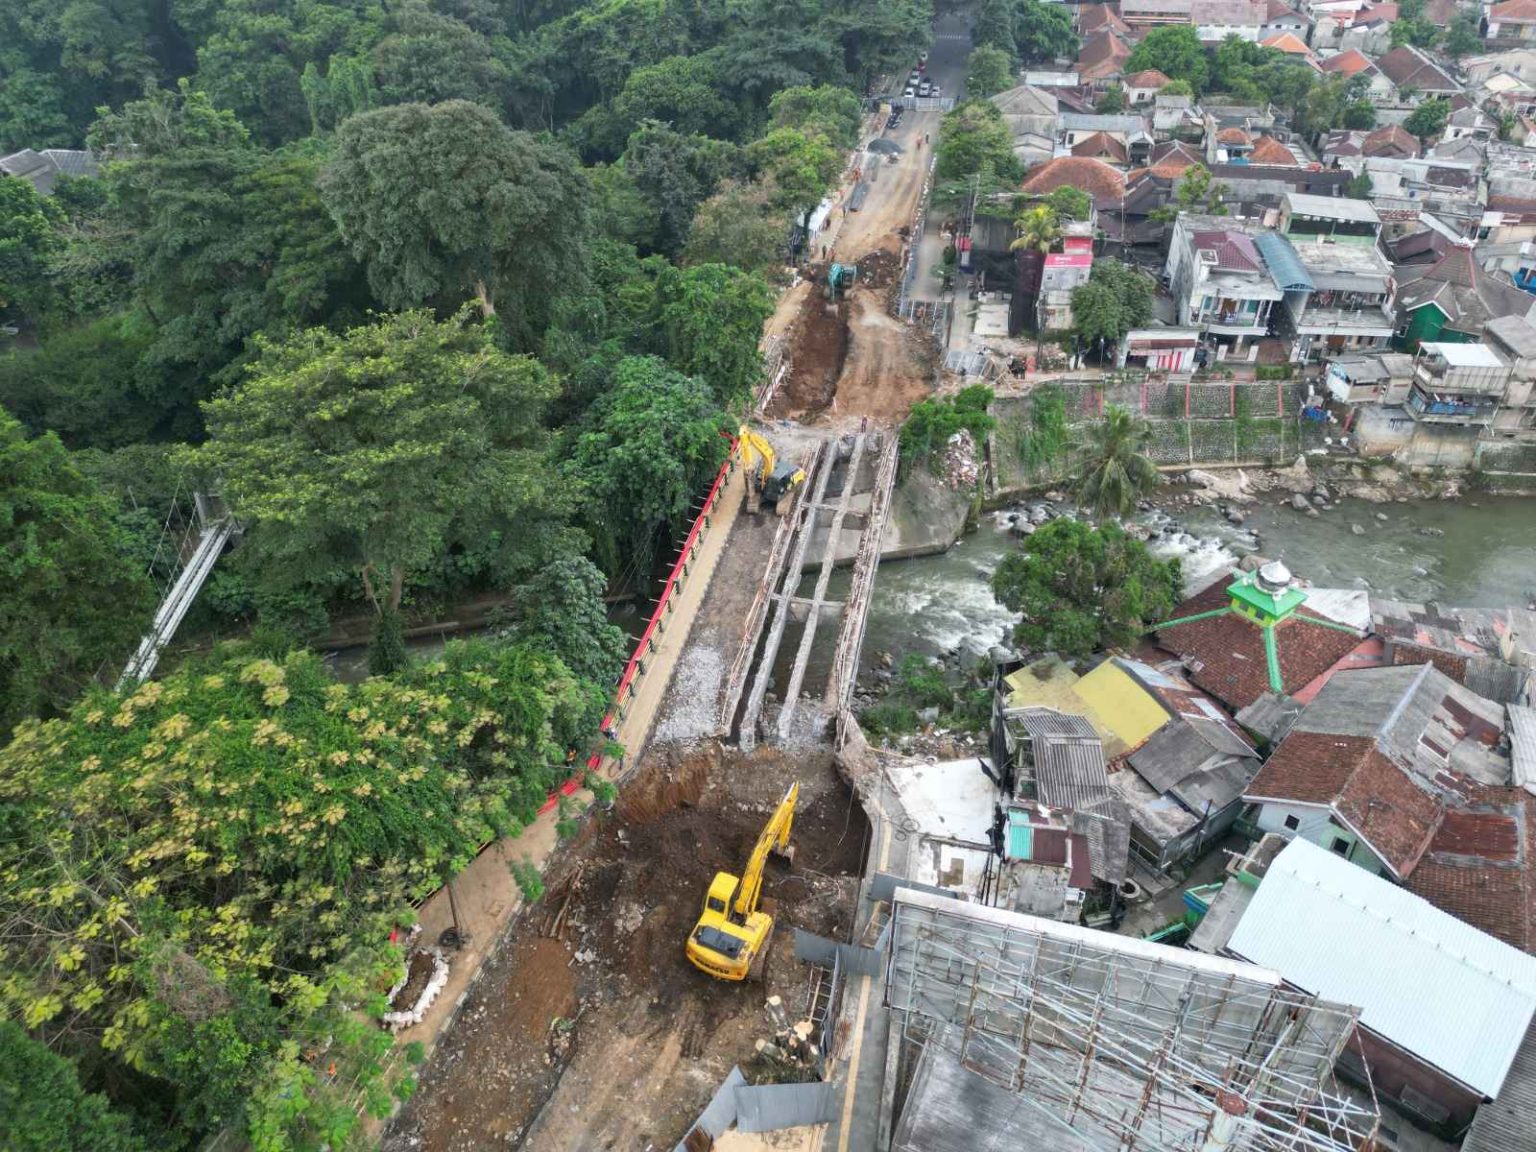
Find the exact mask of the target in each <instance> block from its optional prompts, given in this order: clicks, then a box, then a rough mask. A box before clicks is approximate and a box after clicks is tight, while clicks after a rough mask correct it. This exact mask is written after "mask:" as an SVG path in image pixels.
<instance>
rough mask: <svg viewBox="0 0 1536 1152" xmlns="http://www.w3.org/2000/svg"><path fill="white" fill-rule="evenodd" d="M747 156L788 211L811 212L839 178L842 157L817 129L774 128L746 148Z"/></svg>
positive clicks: (797, 212) (780, 205)
mask: <svg viewBox="0 0 1536 1152" xmlns="http://www.w3.org/2000/svg"><path fill="white" fill-rule="evenodd" d="M747 159H748V161H749V162H750V163H751V164H752V165H753V167H754V168H755V169H756V171H757V173H758V175H759V176H760V177H761V178H762V179H763V180H764V181H766V182H767V183H768V184H769V185H771V186H772V188H773V196H774V201H775V203H776V204H777V205H778V207H780V208H782V209H783V210H784V211H786V212H792V213H794V214H796V215H797V216H799V215H805V214H809V213H810V212H811V211H812V210H813V209H814V208H815V207H816V205H817V203H818V202H819V201H820V200H821V198H822V197H823V196H825V195H826V194H827V192H828V191H829V190H830V189H831V187H832V185H833V184H834V183H835V182H836V181H837V174H838V173H839V172H840V171H841V170H842V167H843V157H842V154H841V153H840V152H838V150H837V149H836V148H834V147H833V146H832V143H831V141H829V140H828V139H827V137H826V136H824V135H822V133H821V132H820V131H818V130H816V129H815V128H811V129H809V130H807V129H800V128H775V129H773V131H771V132H769V133H768V134H767V135H766V136H763V137H762V138H760V139H758V140H755V141H753V142H752V143H751V144H750V145H748V147H747Z"/></svg>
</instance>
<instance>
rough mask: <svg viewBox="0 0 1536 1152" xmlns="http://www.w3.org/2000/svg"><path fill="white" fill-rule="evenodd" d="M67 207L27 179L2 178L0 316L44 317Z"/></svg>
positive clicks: (0, 201)
mask: <svg viewBox="0 0 1536 1152" xmlns="http://www.w3.org/2000/svg"><path fill="white" fill-rule="evenodd" d="M63 227H64V213H63V212H62V211H60V210H59V206H58V205H57V204H55V203H54V202H53V201H52V200H50V199H49V198H48V197H46V196H43V195H40V194H39V193H38V192H37V190H36V189H35V188H33V187H32V185H31V184H30V183H29V182H28V181H26V180H7V179H3V178H0V320H6V321H13V322H14V321H16V320H21V319H28V320H33V321H36V320H40V319H42V317H43V315H44V314H45V313H46V312H47V311H48V310H49V308H50V306H51V305H52V302H53V297H54V285H53V269H52V262H53V259H54V257H56V256H57V255H58V254H59V253H61V252H62V251H63V249H64V232H63Z"/></svg>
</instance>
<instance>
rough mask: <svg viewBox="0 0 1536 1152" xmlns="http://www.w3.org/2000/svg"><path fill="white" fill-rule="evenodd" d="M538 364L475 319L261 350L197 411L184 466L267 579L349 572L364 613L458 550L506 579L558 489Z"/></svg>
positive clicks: (300, 340)
mask: <svg viewBox="0 0 1536 1152" xmlns="http://www.w3.org/2000/svg"><path fill="white" fill-rule="evenodd" d="M555 392H556V386H555V384H554V382H553V381H552V380H551V379H550V378H549V376H548V374H547V373H546V372H545V371H544V369H543V368H541V367H540V366H539V364H538V363H537V362H536V361H534V360H531V359H529V358H527V357H521V356H508V355H505V354H503V353H501V352H498V351H497V350H496V349H495V347H494V346H493V345H492V343H491V341H490V339H489V337H488V336H487V334H486V332H485V330H484V329H483V328H473V327H468V326H466V325H465V324H464V323H463V322H461V320H458V319H455V320H450V321H447V322H445V323H438V322H436V321H434V320H433V319H432V317H431V316H430V315H428V314H426V313H423V312H407V313H402V314H400V315H398V316H392V317H388V318H386V319H384V320H382V321H381V322H379V323H377V324H373V325H370V326H368V327H363V328H354V329H352V330H350V331H348V332H345V333H341V334H336V333H332V332H328V331H326V330H324V329H311V330H310V331H307V332H304V333H302V334H300V335H298V336H296V337H294V338H293V339H291V340H289V341H287V342H284V343H263V344H262V345H261V350H260V355H259V356H258V358H257V359H256V360H255V362H254V363H253V364H252V365H251V366H250V369H249V373H248V376H247V378H246V380H245V381H244V383H242V384H241V385H240V387H239V388H237V389H235V390H234V391H233V392H231V393H230V394H229V395H226V396H222V397H219V398H218V399H216V400H212V401H210V402H209V403H208V404H206V405H205V406H204V410H205V412H206V415H207V422H208V432H209V439H208V442H207V443H206V444H204V445H203V446H202V447H201V448H200V449H198V450H197V451H196V452H195V453H193V454H191V462H192V463H193V464H194V465H196V466H197V467H198V468H199V469H201V470H203V471H204V472H206V473H207V474H209V475H212V476H216V477H219V478H220V480H221V482H222V488H223V492H224V495H225V497H226V499H227V500H228V501H229V503H230V505H231V507H232V508H233V509H234V510H235V512H236V514H237V515H239V516H241V517H242V518H243V519H246V520H248V521H249V522H251V523H252V524H253V525H254V527H253V529H252V530H251V531H250V532H249V533H248V536H247V543H246V547H247V548H250V549H251V550H252V551H253V552H254V553H255V555H256V556H257V558H258V560H257V567H258V570H259V571H260V572H261V573H262V575H263V579H264V580H265V581H266V582H267V583H269V584H273V585H280V586H281V585H302V584H305V583H309V582H323V581H327V580H329V579H331V575H332V574H333V573H335V572H338V571H342V572H351V573H354V574H355V576H356V579H357V580H358V581H359V584H360V588H359V589H358V590H359V591H361V592H363V593H364V594H365V595H366V597H367V600H368V602H369V603H370V604H371V605H372V606H373V607H374V609H375V611H376V612H377V613H378V614H379V615H380V616H383V615H384V614H386V613H390V612H394V611H397V610H398V609H399V608H400V605H401V603H402V600H403V598H404V596H405V595H406V593H407V592H408V591H409V589H410V588H411V586H412V585H413V583H415V582H417V581H419V580H421V579H422V578H423V576H424V574H426V573H427V572H429V571H430V570H432V569H433V568H434V566H436V565H439V564H441V563H442V561H443V558H444V557H445V556H447V555H449V554H450V553H452V552H454V551H456V550H457V551H460V552H464V551H469V550H475V551H477V552H480V553H484V552H486V551H487V550H489V551H490V553H491V555H492V567H493V569H494V572H493V575H494V574H499V575H500V577H501V578H502V579H508V578H510V577H511V576H512V575H514V574H516V573H517V572H520V571H525V570H526V569H527V568H529V567H531V566H533V565H536V564H537V563H539V562H540V561H541V558H542V556H541V553H540V549H541V548H542V547H543V546H544V545H545V544H546V543H547V538H548V536H549V534H550V532H551V531H553V530H554V528H555V527H556V526H557V525H558V523H559V517H560V516H561V515H562V514H563V512H564V511H565V508H566V505H567V502H568V498H567V496H566V495H565V491H564V489H563V488H562V487H560V486H559V485H554V484H551V483H550V482H549V470H548V461H547V456H546V435H545V433H544V431H543V430H542V423H541V421H542V417H543V414H544V407H545V405H546V404H547V403H548V402H549V401H550V400H551V399H552V398H553V397H554V395H555Z"/></svg>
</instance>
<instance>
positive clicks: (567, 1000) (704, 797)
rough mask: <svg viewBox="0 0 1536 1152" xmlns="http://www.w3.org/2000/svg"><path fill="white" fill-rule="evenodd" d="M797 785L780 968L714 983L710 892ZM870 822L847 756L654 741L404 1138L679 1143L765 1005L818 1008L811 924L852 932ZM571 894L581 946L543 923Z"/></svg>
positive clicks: (771, 879)
mask: <svg viewBox="0 0 1536 1152" xmlns="http://www.w3.org/2000/svg"><path fill="white" fill-rule="evenodd" d="M795 779H799V780H800V781H801V786H800V788H801V791H800V802H799V806H798V809H797V812H796V818H795V824H794V831H793V834H792V840H793V843H794V845H795V852H796V855H795V862H794V865H793V867H792V868H790V869H788V870H783V869H780V868H777V867H775V866H773V865H770V867H769V870H768V874H767V876H766V877H765V880H764V885H763V889H764V896H765V898H767V899H770V900H773V901H775V902H776V903H777V918H778V923H777V926H776V930H775V936H774V941H773V945H772V951H771V952H770V954H769V961H768V966H767V973H766V979H765V980H764V982H763V983H760V984H754V983H745V984H728V983H725V982H723V981H717V980H714V979H711V978H710V977H708V976H706V975H705V974H703V973H702V972H699V971H697V970H696V969H695V968H693V966H692V965H690V964H689V963H688V961H687V960H686V958H685V957H684V955H683V945H684V942H685V941H686V939H687V936H688V933H689V931H690V930H691V929H692V927H693V923H694V921H695V920H696V919H697V917H698V912H699V905H700V903H701V902H702V900H703V897H704V892H705V889H706V888H707V887H708V885H709V881H710V879H711V877H712V876H713V875H714V873H715V872H717V871H732V872H738V871H739V870H740V869H741V867H742V865H743V864H744V862H745V860H746V858H747V855H748V853H749V852H750V851H751V849H752V846H753V844H754V843H755V842H756V839H757V836H758V834H759V833H760V832H761V830H762V826H763V824H764V822H765V821H766V820H767V818H768V814H769V813H770V812H771V811H772V810H773V808H774V806H775V805H777V803H778V802H779V800H780V799H781V798H782V796H783V794H784V790H785V789H786V788H787V787H788V786H789V784H790V782H791V781H793V780H795ZM868 832H869V826H868V823H867V821H866V820H865V818H864V814H863V811H862V809H861V808H860V807H859V805H858V804H857V802H856V801H855V800H854V799H853V797H852V795H851V793H850V792H849V791H848V789H847V787H846V786H845V785H844V784H843V783H842V782H841V781H840V780H839V779H838V778H837V776H836V773H835V771H834V769H833V767H832V763H831V757H830V754H829V753H825V752H816V753H811V754H809V755H795V756H791V755H789V754H787V753H784V752H781V751H778V750H776V749H771V748H759V749H757V750H755V751H754V752H753V753H750V754H747V753H742V752H740V751H738V750H736V749H722V748H721V746H720V745H719V744H718V743H715V742H713V741H710V742H704V743H698V744H690V745H680V744H672V745H664V746H660V747H658V748H656V749H655V750H654V751H653V752H651V753H648V754H647V757H646V762H645V764H644V765H643V766H642V768H641V774H640V776H639V777H638V778H637V779H636V780H635V781H634V782H632V783H631V784H630V785H628V786H627V787H626V789H625V790H624V792H623V794H622V796H621V799H620V801H619V803H618V806H617V808H616V810H615V811H614V812H612V813H610V814H608V815H605V816H600V817H597V818H594V819H593V820H590V821H589V822H588V823H587V824H586V825H584V827H583V830H582V833H581V835H580V837H579V838H578V840H577V841H576V843H574V844H573V845H572V846H571V847H570V848H569V850H568V851H567V852H566V854H565V856H564V858H563V859H562V861H561V862H560V864H559V865H557V867H556V868H555V869H553V870H552V871H551V873H550V876H549V878H548V892H547V894H546V896H545V897H544V898H543V900H541V901H540V902H539V903H538V904H537V905H535V906H534V907H533V908H532V909H531V910H530V911H526V912H525V913H524V914H523V916H522V918H521V919H520V921H519V923H518V924H517V925H516V926H515V927H514V929H513V931H514V932H516V933H517V938H516V939H515V940H512V941H509V943H508V945H507V946H506V947H505V948H503V949H502V952H501V954H500V955H499V956H498V957H497V959H496V961H495V963H494V964H493V965H492V967H491V968H490V969H488V970H487V971H486V973H485V975H484V976H483V977H482V978H481V980H480V982H479V983H478V984H477V985H476V986H475V987H474V989H473V990H472V991H471V992H470V997H469V1000H468V1001H467V1002H466V1004H465V1008H464V1013H463V1015H462V1016H461V1017H460V1022H459V1024H457V1025H456V1026H455V1027H454V1028H453V1030H452V1031H451V1032H450V1033H449V1034H448V1036H447V1037H446V1039H445V1040H444V1042H443V1044H442V1046H441V1047H440V1048H439V1050H438V1052H437V1054H436V1055H435V1056H434V1057H433V1059H432V1061H431V1063H430V1064H429V1065H428V1067H427V1069H426V1072H425V1075H424V1076H423V1077H422V1083H421V1089H420V1091H419V1092H418V1093H417V1095H416V1096H415V1098H413V1099H412V1101H411V1102H410V1103H409V1104H408V1105H407V1106H406V1108H405V1109H404V1111H403V1112H402V1113H401V1115H400V1117H399V1118H398V1119H397V1120H396V1122H395V1123H394V1124H393V1125H392V1126H391V1129H390V1132H389V1134H388V1136H387V1137H386V1140H385V1143H384V1147H385V1148H386V1149H396V1150H402V1152H403V1150H406V1149H410V1150H420V1152H450V1150H452V1152H458V1150H467V1149H475V1148H485V1147H488V1146H491V1145H496V1146H502V1147H505V1146H512V1147H526V1148H530V1149H552V1150H553V1149H560V1150H562V1152H563V1150H565V1149H586V1148H593V1149H598V1148H603V1149H606V1148H613V1149H631V1148H633V1149H642V1148H646V1147H647V1146H649V1145H652V1144H654V1145H655V1146H656V1147H658V1148H661V1147H671V1146H672V1145H673V1144H674V1143H676V1141H677V1140H679V1139H680V1138H681V1137H682V1135H683V1134H684V1132H685V1131H686V1129H687V1127H688V1126H689V1124H690V1123H691V1122H692V1120H693V1119H694V1117H695V1116H696V1115H697V1114H698V1112H699V1110H700V1109H702V1107H703V1106H704V1104H705V1103H707V1102H708V1100H709V1097H710V1096H711V1095H712V1094H713V1092H714V1089H715V1087H716V1086H717V1085H718V1083H719V1081H720V1080H721V1079H722V1078H723V1077H724V1076H725V1074H726V1073H727V1072H728V1071H729V1070H730V1068H731V1066H732V1065H733V1064H742V1065H746V1064H747V1063H748V1061H749V1060H750V1059H751V1057H752V1054H753V1047H752V1045H753V1041H755V1040H756V1039H758V1038H760V1037H763V1036H766V1035H767V1034H768V1026H767V1024H766V1023H765V1021H764V1017H763V1011H762V1004H763V1000H764V999H765V998H766V997H767V996H768V995H770V994H778V995H781V996H782V997H783V998H784V1003H785V1007H786V1009H787V1010H788V1011H789V1012H790V1013H791V1014H792V1015H794V1016H797V1017H798V1016H799V1015H800V1014H801V1013H803V1012H804V1010H805V1004H806V997H807V994H808V990H809V979H810V970H809V969H808V968H807V967H806V966H805V965H803V964H800V963H798V962H797V961H795V959H794V954H793V928H795V927H800V928H805V929H807V930H809V931H813V932H818V933H821V934H822V935H827V936H833V937H837V938H843V939H846V937H847V933H848V931H849V929H850V927H851V924H852V918H853V902H854V899H855V893H856V891H857V879H856V878H857V875H858V872H859V870H860V867H861V863H862V860H863V858H864V852H865V848H866V839H867V836H868ZM567 894H568V895H569V904H568V906H567V908H566V917H565V925H564V928H563V939H554V938H547V937H543V936H540V935H539V933H540V931H541V930H542V929H543V928H545V927H546V926H547V925H548V924H549V922H550V921H551V920H552V919H553V916H554V913H555V912H557V911H558V910H559V908H560V906H561V905H562V904H563V903H564V902H565V901H566V897H567ZM573 1021H574V1023H572V1022H573Z"/></svg>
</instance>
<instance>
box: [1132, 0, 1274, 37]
mask: <svg viewBox="0 0 1536 1152" xmlns="http://www.w3.org/2000/svg"><path fill="white" fill-rule="evenodd" d="M1139 2H1145V0H1139ZM1122 8H1123V5H1122ZM1189 16H1190V22H1191V23H1192V24H1194V26H1195V31H1196V33H1197V34H1198V35H1199V37H1200V39H1201V41H1202V42H1203V43H1205V44H1221V43H1224V42H1225V41H1226V39H1227V38H1228V37H1229V36H1236V37H1237V38H1238V39H1239V40H1247V41H1248V42H1249V43H1255V42H1257V40H1258V39H1259V35H1260V33H1261V31H1262V30H1263V28H1264V25H1265V24H1266V23H1267V21H1268V18H1269V0H1192V2H1191V4H1190V13H1189Z"/></svg>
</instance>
